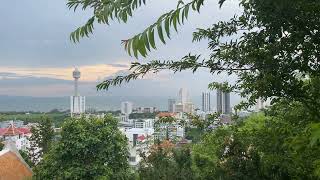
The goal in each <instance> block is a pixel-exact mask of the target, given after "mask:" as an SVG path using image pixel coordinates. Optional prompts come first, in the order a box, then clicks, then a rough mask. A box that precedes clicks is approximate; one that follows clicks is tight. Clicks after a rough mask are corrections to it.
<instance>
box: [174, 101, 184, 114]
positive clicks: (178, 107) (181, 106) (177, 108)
mask: <svg viewBox="0 0 320 180" xmlns="http://www.w3.org/2000/svg"><path fill="white" fill-rule="evenodd" d="M174 109H175V112H178V113H183V112H184V104H182V103H177V104H176V105H175V108H174Z"/></svg>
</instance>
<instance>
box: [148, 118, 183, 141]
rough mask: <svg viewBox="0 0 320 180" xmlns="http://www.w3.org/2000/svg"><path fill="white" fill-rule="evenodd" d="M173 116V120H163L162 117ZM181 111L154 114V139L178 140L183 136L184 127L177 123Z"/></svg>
mask: <svg viewBox="0 0 320 180" xmlns="http://www.w3.org/2000/svg"><path fill="white" fill-rule="evenodd" d="M168 117H171V118H174V119H175V120H174V121H173V122H163V121H162V120H161V119H162V118H168ZM180 117H181V113H168V112H162V113H159V114H158V115H157V116H156V119H155V123H154V129H155V132H154V139H158V140H165V139H171V140H179V139H182V138H183V137H184V127H183V126H181V125H180V124H179V122H180Z"/></svg>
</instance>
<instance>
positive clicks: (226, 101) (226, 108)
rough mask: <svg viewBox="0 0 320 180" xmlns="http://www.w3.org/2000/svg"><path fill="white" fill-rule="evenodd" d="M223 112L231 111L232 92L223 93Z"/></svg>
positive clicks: (228, 112)
mask: <svg viewBox="0 0 320 180" xmlns="http://www.w3.org/2000/svg"><path fill="white" fill-rule="evenodd" d="M222 104H223V106H222V113H223V114H230V113H231V106H230V92H224V93H223V99H222Z"/></svg>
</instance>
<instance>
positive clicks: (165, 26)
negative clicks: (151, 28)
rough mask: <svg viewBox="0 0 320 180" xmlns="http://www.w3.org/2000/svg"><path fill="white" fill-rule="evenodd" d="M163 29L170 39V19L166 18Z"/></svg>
mask: <svg viewBox="0 0 320 180" xmlns="http://www.w3.org/2000/svg"><path fill="white" fill-rule="evenodd" d="M164 29H165V30H166V33H167V36H168V38H169V39H170V18H169V17H167V18H166V20H165V21H164Z"/></svg>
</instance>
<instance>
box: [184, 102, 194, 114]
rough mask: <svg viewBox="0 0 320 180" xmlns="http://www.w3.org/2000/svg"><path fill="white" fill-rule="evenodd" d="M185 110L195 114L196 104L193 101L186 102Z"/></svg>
mask: <svg viewBox="0 0 320 180" xmlns="http://www.w3.org/2000/svg"><path fill="white" fill-rule="evenodd" d="M183 112H185V113H189V114H193V113H194V104H192V102H187V103H185V104H184V109H183Z"/></svg>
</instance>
